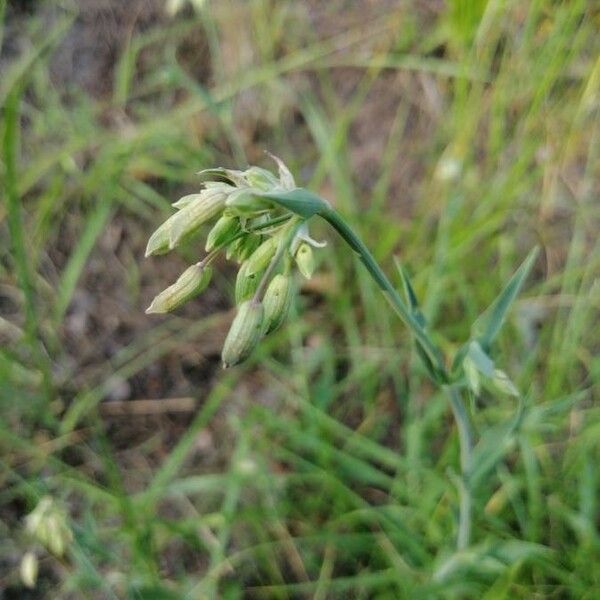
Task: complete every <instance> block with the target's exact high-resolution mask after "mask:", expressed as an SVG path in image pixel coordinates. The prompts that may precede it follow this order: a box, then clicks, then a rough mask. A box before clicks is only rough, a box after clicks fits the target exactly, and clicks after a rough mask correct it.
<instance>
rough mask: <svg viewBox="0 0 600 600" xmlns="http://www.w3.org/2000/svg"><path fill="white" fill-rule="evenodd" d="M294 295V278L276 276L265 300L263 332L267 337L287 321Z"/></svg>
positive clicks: (268, 288)
mask: <svg viewBox="0 0 600 600" xmlns="http://www.w3.org/2000/svg"><path fill="white" fill-rule="evenodd" d="M292 294H293V283H292V278H291V277H290V276H289V275H281V274H278V275H275V277H273V279H272V280H271V282H270V283H269V286H268V287H267V291H266V292H265V297H264V298H263V306H264V307H265V318H264V324H263V331H264V333H265V335H266V334H267V333H270V332H271V331H275V330H276V329H278V328H279V327H280V326H281V324H282V323H283V322H284V321H285V318H286V317H287V314H288V312H289V309H290V304H291V302H292Z"/></svg>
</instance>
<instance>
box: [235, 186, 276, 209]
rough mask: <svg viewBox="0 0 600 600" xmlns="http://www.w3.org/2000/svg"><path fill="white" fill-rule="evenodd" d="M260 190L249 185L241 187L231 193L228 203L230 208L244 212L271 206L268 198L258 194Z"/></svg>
mask: <svg viewBox="0 0 600 600" xmlns="http://www.w3.org/2000/svg"><path fill="white" fill-rule="evenodd" d="M260 191H261V190H258V189H253V188H249V187H246V188H240V189H238V190H236V191H235V192H232V193H231V194H229V196H228V197H227V202H226V204H227V206H228V207H229V208H231V209H235V211H236V212H237V213H242V214H243V213H253V212H256V211H258V210H264V209H268V208H270V205H269V203H268V202H267V201H266V200H264V199H263V198H260V197H259V196H257V195H256V194H257V193H260Z"/></svg>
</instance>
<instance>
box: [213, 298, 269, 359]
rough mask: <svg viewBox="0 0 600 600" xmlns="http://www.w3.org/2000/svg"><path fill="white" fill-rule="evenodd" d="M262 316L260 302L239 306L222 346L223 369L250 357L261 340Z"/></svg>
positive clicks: (250, 302)
mask: <svg viewBox="0 0 600 600" xmlns="http://www.w3.org/2000/svg"><path fill="white" fill-rule="evenodd" d="M263 316H264V309H263V305H262V304H261V303H260V302H255V301H254V300H248V301H246V302H243V303H242V304H240V306H239V308H238V312H237V314H236V315H235V318H234V320H233V323H232V324H231V328H230V329H229V333H228V334H227V338H226V339H225V344H224V345H223V352H222V353H221V360H222V361H223V368H225V369H226V368H228V367H232V366H234V365H237V364H238V363H240V362H242V361H243V360H245V359H246V358H248V356H250V353H251V352H252V350H254V348H255V347H256V345H257V344H258V342H259V340H260V338H261V334H262V324H263Z"/></svg>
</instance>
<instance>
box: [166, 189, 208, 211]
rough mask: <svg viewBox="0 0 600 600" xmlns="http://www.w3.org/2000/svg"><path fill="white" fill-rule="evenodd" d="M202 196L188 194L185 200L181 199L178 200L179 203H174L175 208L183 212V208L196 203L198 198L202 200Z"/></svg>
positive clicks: (199, 194)
mask: <svg viewBox="0 0 600 600" xmlns="http://www.w3.org/2000/svg"><path fill="white" fill-rule="evenodd" d="M201 195H202V194H201V193H198V194H188V195H187V196H183V198H179V200H177V202H173V207H174V208H176V209H178V210H181V209H182V208H185V207H186V206H188V205H189V204H191V203H192V202H195V201H196V200H198V198H200V196H201Z"/></svg>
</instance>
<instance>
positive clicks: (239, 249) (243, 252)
mask: <svg viewBox="0 0 600 600" xmlns="http://www.w3.org/2000/svg"><path fill="white" fill-rule="evenodd" d="M262 239H263V238H262V236H261V235H255V234H253V233H249V234H248V235H245V236H244V237H242V238H239V239H238V240H237V241H236V244H235V248H234V253H235V256H236V258H237V259H238V262H243V261H245V260H246V259H247V258H248V257H250V256H252V254H253V253H254V251H255V250H256V249H257V248H258V247H259V246H260V244H261V242H262Z"/></svg>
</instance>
